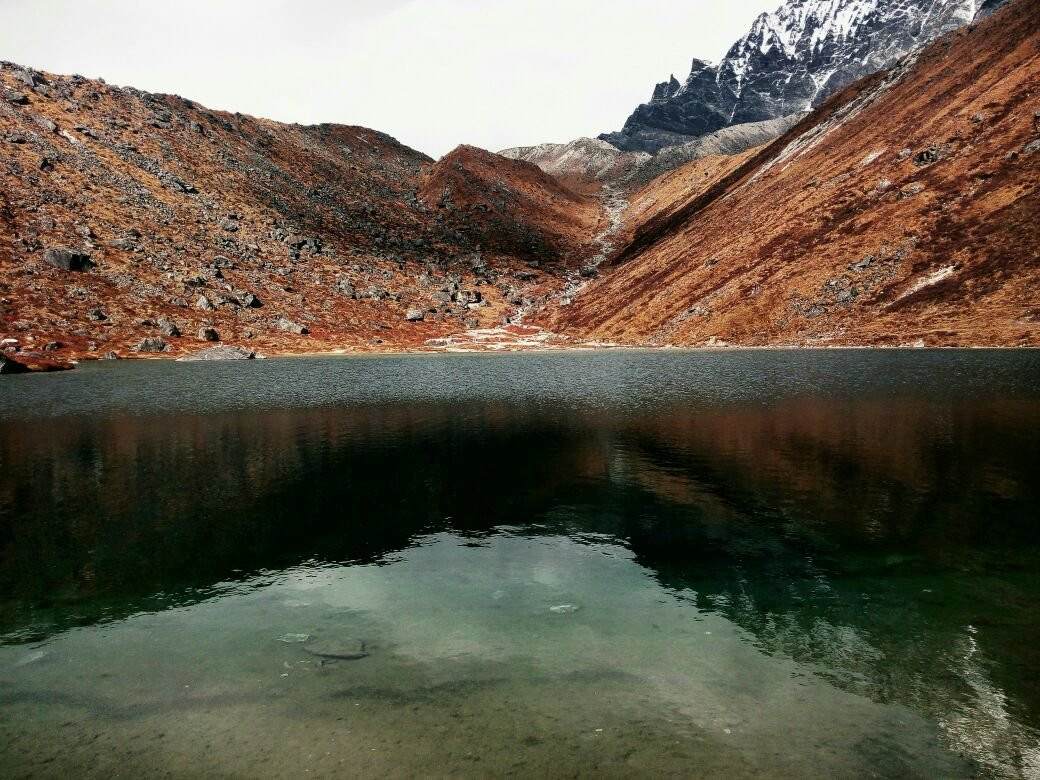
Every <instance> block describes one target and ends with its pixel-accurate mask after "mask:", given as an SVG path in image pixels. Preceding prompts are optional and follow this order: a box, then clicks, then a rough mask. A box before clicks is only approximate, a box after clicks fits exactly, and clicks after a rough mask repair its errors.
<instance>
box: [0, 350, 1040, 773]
mask: <svg viewBox="0 0 1040 780" xmlns="http://www.w3.org/2000/svg"><path fill="white" fill-rule="evenodd" d="M553 359H556V358H553ZM655 359H656V358H655ZM980 359H981V358H980ZM1030 365H1031V364H1030ZM978 371H981V369H978V368H976V372H975V373H972V374H971V375H972V376H976V375H977V373H978ZM1034 380H1035V374H1034V373H1033V372H1032V369H1030V370H1029V371H1026V372H1023V373H1022V374H1021V385H1020V386H1017V387H1015V388H1014V391H1013V392H994V393H992V394H991V395H990V397H979V396H978V395H977V394H972V393H964V394H961V395H960V396H957V395H956V394H953V395H951V394H950V393H948V392H947V390H948V388H946V387H943V386H942V383H941V382H934V383H932V384H930V385H926V386H924V387H923V388H922V386H921V385H920V384H918V385H913V384H912V383H908V382H906V381H903V380H901V379H900V376H899V375H898V374H896V375H895V376H893V377H892V382H891V384H890V387H889V390H888V393H887V394H884V393H881V392H880V391H879V388H878V386H877V385H876V383H873V384H871V385H870V387H869V388H868V389H867V390H865V391H864V392H862V393H855V392H848V391H847V388H846V392H841V393H834V394H830V393H826V392H821V393H819V394H815V395H814V394H806V393H804V392H801V393H796V394H792V395H791V396H790V397H784V398H780V399H779V400H776V401H768V399H765V398H757V399H755V398H752V399H749V398H748V397H747V396H746V394H745V393H744V392H739V393H738V392H734V398H733V400H732V401H731V402H730V403H722V402H720V401H719V400H718V399H716V400H715V401H713V402H711V403H689V402H679V401H677V400H676V399H675V398H670V397H666V398H664V399H663V401H662V402H660V403H657V404H654V405H652V406H650V407H648V408H644V409H641V410H640V411H639V413H632V410H631V409H627V408H626V407H625V406H624V405H623V404H622V405H621V406H614V405H611V404H605V405H599V406H596V405H588V404H580V405H573V404H565V403H563V404H559V405H551V404H549V405H547V404H544V403H525V402H524V400H523V398H522V397H521V398H520V399H519V400H517V401H512V402H510V401H506V400H502V399H491V400H485V401H476V400H472V399H470V400H467V402H466V403H465V404H459V403H456V402H455V401H453V400H444V399H438V398H434V399H430V400H426V401H421V400H407V401H402V400H399V399H395V400H393V401H390V402H387V403H385V404H375V403H366V404H364V405H357V404H349V405H329V406H319V407H313V408H294V409H268V410H263V411H260V412H245V411H234V410H225V411H218V412H210V413H206V414H188V413H184V414H177V415H162V416H157V415H143V416H118V415H108V416H92V417H64V416H58V417H43V418H39V419H34V420H31V421H17V420H9V421H8V422H6V423H5V424H4V425H3V427H2V429H0V463H2V464H3V469H2V473H0V534H2V535H0V548H2V553H0V554H2V558H0V593H2V594H4V595H3V596H0V628H2V631H3V632H4V634H3V636H4V640H5V642H6V643H7V644H9V645H17V644H25V643H28V642H32V641H39V640H41V639H44V638H46V637H50V636H53V635H55V634H56V633H58V632H62V631H64V630H66V629H68V628H69V627H72V626H76V625H92V624H95V623H98V622H103V621H111V620H115V619H119V618H123V617H125V616H128V615H132V614H135V613H139V612H141V611H152V610H155V611H157V610H163V609H168V608H170V607H171V606H173V605H189V604H192V603H196V602H198V601H200V600H204V599H208V598H211V597H213V596H228V595H229V594H235V595H236V597H237V596H239V595H241V593H242V591H241V589H240V588H238V587H237V586H236V583H246V584H247V588H248V589H255V588H259V589H262V588H265V587H267V586H268V585H269V583H271V582H272V581H275V580H277V579H278V577H279V576H280V575H279V572H283V571H289V570H293V569H294V567H300V566H303V567H304V568H305V569H310V570H314V571H319V572H320V571H324V570H325V569H324V568H323V567H328V566H330V565H336V566H338V565H343V564H349V565H351V566H363V565H366V564H372V563H376V564H383V565H389V564H392V563H393V562H394V561H398V560H404V559H403V558H401V557H400V556H401V555H405V557H406V558H407V551H408V550H413V549H416V548H417V547H422V548H423V549H426V548H431V549H441V548H444V549H445V550H448V549H455V545H456V542H447V541H445V537H442V536H438V535H439V534H444V533H450V534H452V537H451V538H452V539H461V540H467V539H468V540H469V542H468V543H469V544H473V545H477V546H480V545H484V546H485V548H486V549H487V551H488V554H492V553H493V552H494V550H496V549H498V548H497V547H496V545H499V544H501V542H500V540H501V539H502V538H503V535H505V536H508V537H509V538H526V539H531V540H539V539H545V540H548V541H549V542H551V544H553V545H556V544H560V543H561V542H560V541H559V540H561V539H570V540H573V542H574V543H577V544H579V545H584V546H586V547H588V548H589V550H590V551H592V552H593V554H595V555H598V556H608V557H609V556H615V555H618V554H619V551H622V552H624V553H625V554H627V555H628V556H629V558H628V559H627V560H628V561H629V563H628V565H636V566H638V567H640V568H641V570H644V571H646V572H647V573H648V574H649V575H650V576H651V577H652V578H653V579H654V580H655V581H656V582H657V583H658V584H659V586H663V587H664V588H665V589H667V591H668V592H670V593H671V594H674V596H675V597H676V598H677V599H679V601H680V602H683V603H686V604H689V605H690V606H691V607H692V608H694V609H695V610H696V614H698V615H716V616H719V617H721V618H724V619H725V620H726V621H728V623H729V624H731V625H733V626H735V627H737V628H738V629H739V631H741V632H744V633H743V636H746V638H747V642H748V643H750V644H751V645H753V646H754V647H755V648H757V649H758V650H760V651H762V652H764V653H766V654H767V655H769V656H771V657H774V658H783V659H790V660H792V661H794V662H796V663H798V664H800V665H802V666H803V667H804V668H806V669H808V670H811V671H812V672H813V673H814V674H815V675H817V676H819V677H820V678H822V679H825V680H827V681H829V682H830V683H831V684H832V685H834V686H836V687H837V688H838V689H840V690H842V691H846V692H849V693H851V694H855V695H857V696H861V697H865V698H867V699H869V700H870V701H873V702H877V703H879V704H898V705H905V706H907V707H910V708H912V709H913V710H915V711H916V712H918V713H921V714H923V715H924V716H926V717H927V718H928V719H930V720H931V721H932V722H934V723H936V724H938V726H939V727H940V729H941V731H942V734H943V735H944V736H943V738H944V740H945V744H946V746H947V748H948V749H950V750H951V751H954V752H960V753H963V754H964V755H966V756H969V757H970V758H971V759H972V760H973V761H975V762H977V764H978V765H979V766H980V767H981V768H982V769H984V770H985V771H986V772H988V773H993V774H998V775H1006V776H1018V775H1022V776H1028V775H1029V773H1030V772H1036V771H1040V754H1038V752H1037V749H1036V746H1037V744H1038V734H1040V683H1038V681H1037V677H1036V675H1035V674H1034V671H1035V669H1037V668H1040V651H1038V649H1037V647H1036V644H1035V641H1034V638H1035V637H1036V636H1040V529H1038V527H1037V525H1036V523H1035V518H1036V516H1037V514H1038V512H1037V510H1038V508H1040V495H1038V491H1040V488H1038V486H1037V484H1036V481H1035V478H1034V476H1035V467H1036V464H1037V463H1040V405H1038V402H1037V396H1038V395H1040V392H1033V391H1036V390H1038V384H1037V383H1036V382H1035V381H1034ZM620 381H622V382H625V381H631V377H622V379H621V380H620ZM836 381H837V380H836V379H835V378H834V377H833V376H829V377H827V378H826V381H822V384H823V385H825V386H826V385H828V384H830V383H833V382H836ZM1031 392H1032V393H1033V394H1032V395H1031ZM722 395H723V396H725V393H724V392H722ZM431 540H434V542H431ZM466 543H467V542H465V541H463V542H461V544H463V545H465V544H466ZM510 549H514V548H510ZM402 551H405V552H404V553H402ZM425 554H426V553H424V555H425ZM446 554H447V553H446ZM523 554H524V556H529V555H530V548H524V553H523ZM408 560H411V559H410V558H408ZM509 560H510V559H509V558H508V556H505V555H503V556H502V557H501V560H500V563H499V565H500V566H507V565H510V564H509ZM524 560H525V561H527V558H524ZM571 560H572V559H571V558H568V561H571ZM528 562H529V561H528ZM429 565H430V566H431V567H432V569H437V567H438V566H443V567H456V566H458V559H456V558H453V557H452V556H451V555H448V557H447V558H446V559H445V560H443V561H441V562H439V563H438V562H437V561H436V560H433V561H432V562H431V563H430V564H429ZM525 565H526V564H525ZM568 565H570V564H569V563H568ZM348 568H349V567H348ZM391 568H392V567H391ZM335 570H337V571H338V568H337V569H335ZM452 574H453V575H454V576H457V577H460V578H462V579H463V580H465V576H466V575H465V573H464V572H452ZM525 576H526V575H525ZM438 582H440V581H438ZM437 587H440V588H443V587H445V586H444V584H443V583H442V582H441V583H440V584H439V585H438V586H437ZM488 587H490V585H489V586H488ZM492 590H495V589H493V588H492ZM354 592H355V591H351V593H354ZM460 598H462V597H461V596H460ZM590 598H591V597H590ZM431 609H432V607H431ZM441 618H442V620H443V621H448V622H450V621H451V619H452V618H451V616H450V613H445V614H443V615H441ZM442 625H443V623H442ZM431 630H432V629H431ZM492 633H493V632H492ZM471 638H472V637H471ZM488 641H491V640H488ZM402 695H403V694H402Z"/></svg>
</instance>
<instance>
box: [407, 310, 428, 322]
mask: <svg viewBox="0 0 1040 780" xmlns="http://www.w3.org/2000/svg"><path fill="white" fill-rule="evenodd" d="M425 317H426V315H425V314H423V311H422V309H409V310H408V312H407V313H406V314H405V315H404V318H405V319H406V320H408V321H409V322H422V321H423V319H425Z"/></svg>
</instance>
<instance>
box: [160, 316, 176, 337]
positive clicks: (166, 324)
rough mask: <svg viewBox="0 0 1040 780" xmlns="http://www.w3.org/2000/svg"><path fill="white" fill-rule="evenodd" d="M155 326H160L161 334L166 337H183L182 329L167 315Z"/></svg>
mask: <svg viewBox="0 0 1040 780" xmlns="http://www.w3.org/2000/svg"><path fill="white" fill-rule="evenodd" d="M155 324H156V325H158V326H159V332H160V333H161V334H163V335H164V336H170V337H171V338H172V337H175V336H179V335H181V331H180V328H178V327H177V325H176V323H175V322H174V321H173V320H171V319H170V318H169V317H167V316H166V315H165V314H164V315H163V316H161V317H160V318H159V319H158V320H156V322H155Z"/></svg>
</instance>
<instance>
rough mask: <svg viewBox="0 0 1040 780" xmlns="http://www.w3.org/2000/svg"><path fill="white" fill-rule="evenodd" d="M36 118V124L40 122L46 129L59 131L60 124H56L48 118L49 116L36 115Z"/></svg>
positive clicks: (54, 131)
mask: <svg viewBox="0 0 1040 780" xmlns="http://www.w3.org/2000/svg"><path fill="white" fill-rule="evenodd" d="M34 119H36V124H38V125H39V126H40V127H42V128H43V129H44V130H48V131H50V132H52V133H56V132H57V131H58V125H56V124H55V123H54V122H53V121H52V120H50V119H48V118H47V117H45V116H37V117H34Z"/></svg>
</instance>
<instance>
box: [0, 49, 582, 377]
mask: <svg viewBox="0 0 1040 780" xmlns="http://www.w3.org/2000/svg"><path fill="white" fill-rule="evenodd" d="M470 162H474V163H476V164H477V165H478V168H479V171H478V172H476V173H475V174H472V175H473V176H476V178H477V181H479V182H485V181H486V182H491V183H492V184H493V195H492V194H488V195H486V196H485V197H484V200H483V201H482V202H486V203H488V204H489V205H490V206H491V207H492V208H493V211H492V212H490V213H484V212H483V211H481V210H480V209H479V208H475V209H470V208H468V207H469V206H470V205H476V204H477V200H478V199H477V198H476V196H475V195H474V194H473V193H467V194H466V195H465V196H464V198H463V197H461V195H462V191H463V190H464V188H463V187H459V188H458V189H459V191H460V203H461V204H464V206H465V208H463V209H460V210H457V211H451V212H450V213H448V214H446V211H450V210H447V209H442V208H438V207H437V206H436V205H430V204H427V203H425V202H424V200H423V193H424V192H426V191H427V190H429V189H430V188H431V187H433V186H434V183H435V182H437V181H439V180H441V179H442V178H444V177H445V175H446V174H445V173H444V167H445V166H444V164H442V165H441V166H434V165H433V161H432V160H430V159H429V158H427V157H426V156H425V155H422V154H419V153H418V152H415V151H413V150H411V149H408V148H407V147H404V146H402V145H401V144H399V143H397V142H396V141H394V140H393V139H392V138H390V137H389V136H386V135H383V134H381V133H377V132H374V131H372V130H366V129H364V128H359V127H344V126H335V125H320V126H316V127H301V126H299V125H285V124H280V123H277V122H271V121H267V120H263V119H255V118H252V117H248V116H242V115H239V114H227V113H223V112H216V111H210V110H208V109H205V108H203V107H201V106H199V105H197V104H195V103H193V102H191V101H189V100H185V99H182V98H179V97H176V96H166V95H151V94H148V93H144V92H140V91H137V90H133V89H119V88H115V87H111V86H108V85H106V84H104V83H103V82H97V81H90V80H86V79H83V78H80V77H76V76H73V77H62V76H55V75H51V74H45V73H30V72H27V71H26V70H24V69H22V68H19V67H17V66H15V65H12V64H10V63H0V338H14V339H17V340H18V341H19V342H20V347H21V348H22V350H23V351H32V350H38V349H40V348H42V347H43V346H44V345H46V344H48V343H50V342H54V343H57V344H59V345H60V346H59V347H58V348H57V349H56V350H55V351H54V353H53V354H54V355H55V356H58V357H77V356H78V357H86V356H91V355H99V354H102V353H104V352H107V351H109V350H112V351H115V352H117V353H119V354H121V355H124V356H125V355H127V354H129V353H130V351H131V350H132V348H133V347H134V346H135V345H137V344H138V343H139V342H140V341H141V339H142V338H145V337H159V336H161V332H160V329H159V327H158V319H159V318H160V317H163V316H165V317H168V318H170V319H171V320H172V321H173V323H174V324H175V325H176V327H177V328H178V329H179V330H180V332H181V333H182V334H183V335H182V336H179V337H175V336H174V337H171V336H163V338H164V339H165V341H166V342H167V343H168V344H169V345H170V351H169V352H166V353H163V354H164V355H169V356H177V355H180V354H183V353H185V352H190V351H194V350H195V349H197V348H199V347H201V346H204V345H203V344H202V343H201V342H200V341H199V340H198V338H197V333H198V331H199V329H200V328H204V327H212V328H214V329H215V330H216V331H217V333H218V335H219V337H220V338H221V339H222V340H225V341H232V342H236V343H243V344H246V345H248V346H250V347H253V348H256V349H260V350H261V351H268V352H303V351H311V350H327V349H335V348H339V347H344V348H361V349H401V348H411V347H415V346H418V345H422V343H423V342H424V341H425V340H426V339H427V338H430V337H433V336H438V335H443V334H445V333H449V332H455V331H458V330H459V329H461V328H463V327H465V325H466V323H469V324H470V325H473V324H482V325H483V324H491V323H494V322H497V321H498V319H499V318H500V317H501V316H503V315H506V314H510V313H512V312H513V311H514V306H513V304H512V303H509V302H508V301H507V300H506V298H507V297H517V296H523V295H528V294H530V295H535V296H536V295H537V294H539V292H540V291H542V290H544V289H554V288H555V287H558V286H559V285H561V284H562V283H563V281H562V274H561V273H560V272H561V270H562V266H564V265H567V264H568V262H570V263H572V264H573V263H576V262H578V261H577V260H570V258H569V255H570V254H572V253H575V252H579V253H580V251H579V245H580V243H581V238H580V235H581V234H582V233H584V234H591V232H592V230H591V228H588V227H587V226H586V223H587V222H588V221H589V220H590V219H594V217H591V216H590V214H594V213H595V211H596V207H595V205H594V204H592V203H591V202H589V201H584V200H582V199H579V198H576V196H573V194H569V193H567V192H565V191H563V190H562V189H560V190H558V191H557V190H554V189H553V186H552V181H551V180H548V181H542V182H538V187H536V188H534V189H532V181H531V180H532V177H531V176H530V175H529V172H524V175H517V172H516V171H514V170H513V169H514V168H515V167H516V166H517V164H516V163H514V162H512V161H509V160H506V159H504V158H497V157H495V156H493V155H478V154H476V152H472V153H463V154H459V153H457V154H456V155H454V161H453V162H451V163H449V166H450V167H451V174H450V177H454V178H455V179H456V180H458V181H462V180H465V179H467V178H468V177H470V176H471V174H469V173H467V172H466V171H465V170H461V171H460V170H456V166H457V165H462V166H465V164H468V163H470ZM496 165H497V166H499V167H500V169H501V170H497V171H496ZM513 178H516V180H517V182H518V185H519V186H518V189H516V190H513V189H512V188H511V184H512V179H513ZM500 206H501V207H500ZM576 214H577V215H579V216H575V215H576ZM54 248H67V249H70V250H73V251H76V252H87V253H89V255H90V258H91V261H92V262H93V263H94V264H95V266H94V267H93V268H91V269H90V270H87V271H84V272H70V271H63V270H59V269H57V268H54V267H52V266H51V265H48V264H47V262H45V259H44V256H45V251H46V250H47V249H54ZM532 251H534V254H533V255H532ZM534 259H540V260H541V261H542V262H541V263H540V267H537V268H531V267H529V262H530V261H531V260H534ZM518 275H519V278H518ZM459 291H461V292H462V293H464V294H463V295H460V294H459ZM473 292H480V293H481V295H480V298H481V299H482V305H481V306H480V307H472V308H471V307H469V306H467V305H466V303H467V302H468V301H472V300H473V299H474V298H475V297H476V296H475V295H467V294H465V293H473ZM247 294H251V295H252V296H254V297H255V298H256V299H257V300H256V301H254V302H253V305H252V306H250V305H248V302H249V301H250V300H251V299H250V298H249V295H247ZM203 296H204V297H205V298H206V299H207V300H209V301H210V302H211V303H212V304H213V305H214V307H215V310H212V311H210V310H205V309H202V308H198V307H197V304H198V303H199V299H200V297H203ZM453 299H454V300H453ZM257 303H259V304H262V305H260V306H257V305H256V304H257ZM203 305H205V304H203ZM412 308H417V309H421V310H423V311H424V313H425V321H423V322H406V321H405V313H406V312H407V310H409V309H412ZM95 309H97V310H100V313H101V315H103V317H104V319H98V318H96V317H97V314H96V313H94V316H93V317H92V316H91V312H92V310H95ZM287 321H289V322H287ZM294 324H295V325H298V326H302V327H303V328H306V329H308V330H309V333H308V334H299V333H295V332H292V331H293V330H299V328H294V327H293V325H294ZM48 354H51V353H48Z"/></svg>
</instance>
